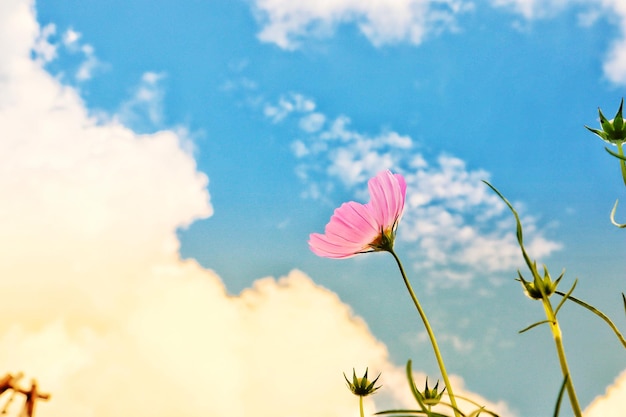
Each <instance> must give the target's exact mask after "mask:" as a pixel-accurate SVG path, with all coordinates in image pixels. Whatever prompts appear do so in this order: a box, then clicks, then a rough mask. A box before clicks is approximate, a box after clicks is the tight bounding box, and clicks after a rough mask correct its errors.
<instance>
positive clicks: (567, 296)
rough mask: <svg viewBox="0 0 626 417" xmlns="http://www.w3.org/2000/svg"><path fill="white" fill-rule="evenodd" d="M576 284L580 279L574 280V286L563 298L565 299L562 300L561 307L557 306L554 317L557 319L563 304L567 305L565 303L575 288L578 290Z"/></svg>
mask: <svg viewBox="0 0 626 417" xmlns="http://www.w3.org/2000/svg"><path fill="white" fill-rule="evenodd" d="M559 279H560V278H559ZM576 284H578V279H575V280H574V285H572V288H570V290H569V291H568V292H567V294H565V295H564V296H563V299H562V300H561V302H560V303H559V305H557V306H556V309H555V310H554V317H556V315H557V314H558V313H559V310H560V309H561V307H562V306H563V303H565V301H566V300H567V299H568V298H569V296H570V294H571V293H572V292H573V291H574V288H576Z"/></svg>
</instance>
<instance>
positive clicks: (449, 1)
mask: <svg viewBox="0 0 626 417" xmlns="http://www.w3.org/2000/svg"><path fill="white" fill-rule="evenodd" d="M253 3H254V9H255V12H256V15H257V20H258V21H259V22H260V24H261V25H262V28H261V31H260V32H259V34H258V37H259V39H260V40H261V41H263V42H269V43H274V44H276V45H278V46H279V47H281V48H283V49H288V50H292V49H296V48H298V47H299V46H300V44H301V43H302V41H303V40H304V39H306V38H310V37H318V38H319V37H329V36H331V35H332V34H333V33H334V29H335V27H336V26H338V25H341V24H356V25H357V26H358V28H359V30H360V31H361V33H362V34H363V35H364V36H365V37H367V39H368V40H369V41H370V42H371V43H372V44H374V45H375V46H382V45H386V44H394V43H400V42H407V43H410V44H414V45H419V44H421V43H422V42H423V41H424V39H425V37H426V36H427V35H428V34H430V33H437V32H440V31H443V30H450V31H456V30H458V24H457V16H459V15H460V14H462V13H466V12H468V11H471V10H473V9H474V4H473V2H471V1H466V0H368V1H358V0H325V1H319V0H306V1H291V0H254V2H253ZM490 3H491V6H492V7H495V8H499V9H502V10H508V11H511V12H513V13H514V14H516V15H519V16H520V17H521V18H523V19H524V20H525V21H532V20H534V19H542V18H552V17H555V16H556V15H558V14H559V13H561V12H563V11H565V10H567V9H568V8H571V7H578V8H579V9H580V10H581V11H580V12H579V23H580V25H581V26H589V25H591V24H593V22H595V21H596V20H597V19H598V18H599V17H601V16H603V17H606V18H607V19H608V20H609V22H611V23H613V24H616V25H617V26H618V27H619V30H620V32H621V37H620V38H618V39H615V40H614V41H613V42H612V43H611V45H609V47H608V48H607V53H606V58H605V61H604V63H603V70H604V74H605V76H606V77H607V79H608V80H609V81H611V82H612V83H615V84H618V85H626V2H624V1H623V0H573V1H570V0H491V2H490ZM515 25H516V26H518V25H519V22H515Z"/></svg>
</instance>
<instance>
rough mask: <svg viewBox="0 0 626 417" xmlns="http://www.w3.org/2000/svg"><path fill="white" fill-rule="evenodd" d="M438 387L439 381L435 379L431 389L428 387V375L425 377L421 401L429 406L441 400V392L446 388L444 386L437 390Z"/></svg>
mask: <svg viewBox="0 0 626 417" xmlns="http://www.w3.org/2000/svg"><path fill="white" fill-rule="evenodd" d="M438 387H439V381H437V383H436V384H435V386H434V387H433V388H432V389H429V388H428V377H426V385H425V387H424V393H422V401H424V404H426V405H430V406H433V405H437V404H439V401H441V396H442V395H443V392H444V391H445V390H446V388H445V387H444V388H443V389H442V390H441V392H437V388H438Z"/></svg>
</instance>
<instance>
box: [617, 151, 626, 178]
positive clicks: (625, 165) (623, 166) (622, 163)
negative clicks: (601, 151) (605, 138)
mask: <svg viewBox="0 0 626 417" xmlns="http://www.w3.org/2000/svg"><path fill="white" fill-rule="evenodd" d="M617 154H618V155H619V156H621V157H623V156H624V149H623V148H622V142H617ZM619 166H620V168H621V169H622V180H624V185H626V161H624V160H623V159H621V158H620V160H619Z"/></svg>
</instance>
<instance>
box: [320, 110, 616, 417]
mask: <svg viewBox="0 0 626 417" xmlns="http://www.w3.org/2000/svg"><path fill="white" fill-rule="evenodd" d="M622 108H623V100H622V103H621V104H620V107H619V110H618V112H617V114H616V115H615V118H614V119H613V120H608V119H606V117H604V115H603V114H602V111H601V110H599V109H598V113H599V116H600V124H601V127H602V130H599V129H594V128H590V127H587V126H585V127H586V128H587V129H588V130H590V131H591V132H593V133H594V134H596V135H597V136H599V137H600V138H601V139H602V140H604V141H606V142H607V143H609V144H611V145H614V146H616V147H617V152H614V151H612V150H610V149H608V148H606V150H607V152H609V153H610V154H611V155H612V156H614V157H616V158H617V159H619V163H620V167H621V173H622V177H623V180H624V184H625V185H626V156H624V149H623V145H624V143H625V142H626V121H624V119H623V116H622ZM484 182H485V184H486V185H487V186H488V187H489V188H491V189H492V190H493V191H494V192H495V193H496V194H497V195H498V196H499V197H500V199H501V200H502V201H503V202H504V203H505V204H506V206H507V207H508V208H509V210H510V211H511V213H512V214H513V216H514V218H515V222H516V236H517V241H518V245H519V247H520V249H521V253H522V257H523V259H524V262H525V264H526V266H527V267H528V270H529V272H530V278H529V279H526V278H524V276H523V275H522V273H521V272H520V271H518V273H517V275H518V276H517V278H516V280H517V281H519V282H520V284H521V287H522V291H523V292H524V294H525V295H526V296H527V297H528V298H530V299H531V300H534V301H540V302H541V304H542V308H543V310H544V312H545V315H546V319H545V320H542V321H539V322H536V323H533V324H531V325H530V326H527V327H526V328H524V329H522V330H520V333H524V332H526V331H529V330H531V329H534V328H535V327H538V326H541V325H547V326H548V327H549V328H550V331H551V333H552V338H553V340H554V344H555V348H556V356H557V360H558V362H559V365H560V369H561V373H562V377H563V379H562V383H561V386H560V389H559V390H558V394H557V400H556V405H555V408H554V414H553V415H554V416H555V417H556V416H558V414H559V411H560V409H561V402H562V400H563V398H564V397H565V396H567V398H568V399H569V403H570V406H571V409H572V412H573V414H574V416H576V417H582V411H581V407H580V404H579V402H578V398H577V395H576V390H575V388H574V382H573V380H572V376H571V374H570V371H569V365H568V362H567V358H566V355H565V348H564V341H563V334H562V331H561V328H560V326H559V322H558V318H557V316H558V313H559V312H560V311H561V307H562V306H563V305H564V303H565V302H566V301H571V302H573V303H575V304H577V305H579V306H581V307H583V308H585V309H587V310H588V311H590V312H591V313H593V314H594V315H596V316H597V317H599V318H600V319H602V320H603V321H604V322H605V323H606V324H607V325H608V326H609V327H610V328H611V330H612V331H613V332H614V333H615V335H616V336H617V338H618V340H619V342H620V343H621V344H622V345H623V346H624V348H626V339H625V338H624V337H623V336H622V334H621V333H620V331H619V330H618V328H617V327H616V326H615V324H614V323H613V322H612V321H611V320H610V319H609V318H608V317H607V316H606V315H605V314H604V313H602V312H601V311H600V310H598V309H597V308H595V307H593V306H592V305H590V304H588V303H586V302H584V301H582V300H580V299H578V298H575V297H574V296H573V295H572V293H573V292H574V289H575V288H576V283H577V280H574V282H573V283H572V284H571V286H570V287H569V289H568V290H567V291H566V292H562V291H560V290H559V288H558V286H559V284H560V283H561V281H562V279H563V277H564V272H563V273H561V274H560V275H559V276H558V278H556V279H553V278H552V276H551V275H550V273H549V271H548V268H547V267H546V266H544V267H543V273H540V272H539V268H538V267H537V261H535V260H532V259H531V257H530V255H529V254H528V252H527V250H526V248H525V246H524V236H523V229H522V224H521V221H520V217H519V215H518V213H517V211H516V210H515V208H514V207H513V205H512V204H511V203H510V202H509V201H508V200H507V199H506V198H505V197H504V195H503V194H502V193H501V192H500V191H499V190H498V189H496V188H495V187H494V186H493V185H491V184H490V183H488V182H486V181H484ZM368 189H369V194H370V201H369V202H368V203H366V204H361V203H358V202H354V201H350V202H347V203H344V204H342V205H341V206H340V207H339V208H337V209H336V210H335V212H334V213H333V215H332V216H331V218H330V221H329V222H328V224H327V225H326V228H325V231H324V233H323V234H321V233H312V234H311V235H310V238H309V247H310V249H311V250H312V251H313V252H314V253H315V254H316V255H318V256H321V257H325V258H333V259H344V258H350V257H353V256H357V255H361V254H365V253H370V252H388V253H389V254H391V256H392V257H393V258H394V260H395V262H396V264H397V266H398V268H399V271H400V275H401V276H402V279H403V281H404V284H405V286H406V289H407V291H408V293H409V296H410V297H411V300H412V301H413V304H414V305H415V308H416V310H417V313H418V314H419V316H420V318H421V320H422V323H423V325H424V328H425V329H426V333H427V334H428V337H429V339H430V343H431V345H432V349H433V352H434V354H435V358H436V360H437V364H438V366H439V371H440V372H441V376H442V378H443V382H444V387H443V389H442V390H439V389H438V383H437V384H435V385H434V387H433V388H429V387H428V380H426V384H425V388H424V389H423V390H422V391H420V390H419V389H418V388H417V386H416V384H415V382H414V381H413V373H412V370H411V361H410V360H409V361H408V362H407V367H406V374H407V380H408V383H409V388H410V390H411V393H412V394H413V397H414V399H415V401H416V403H417V404H418V406H419V408H418V409H413V410H387V411H381V412H379V413H377V414H379V415H391V416H395V417H400V416H402V417H408V416H429V417H448V416H449V414H442V413H441V412H440V411H434V410H433V407H434V406H438V408H437V410H441V409H442V408H444V409H445V407H447V409H448V411H449V412H452V413H453V415H454V417H476V416H479V415H481V414H482V415H491V416H495V417H497V414H495V413H494V412H492V411H489V410H487V409H485V408H484V407H483V406H481V405H480V404H478V403H476V402H474V401H472V400H471V399H469V398H464V397H460V396H455V394H454V388H453V387H452V385H451V383H450V379H449V378H448V373H447V371H446V367H445V364H444V361H443V358H442V356H441V352H440V349H439V346H438V344H437V339H436V338H435V334H434V331H433V329H432V327H431V325H430V323H429V321H428V318H427V316H426V313H425V311H424V309H423V308H422V306H421V305H420V302H419V300H418V298H417V296H416V294H415V292H414V291H413V288H412V286H411V283H410V281H409V279H408V277H407V275H406V272H405V270H404V268H403V266H402V262H401V261H400V258H399V257H398V255H397V254H396V252H395V250H394V241H395V237H396V231H397V229H398V226H399V224H400V220H401V218H402V213H403V212H404V203H405V199H406V181H405V179H404V177H403V176H402V175H401V174H398V173H396V174H394V173H392V172H391V171H388V170H386V171H382V172H380V173H379V174H378V175H376V176H375V177H373V178H371V179H370V180H369V182H368ZM616 209H617V202H616V203H615V206H614V207H613V210H612V212H611V221H612V222H613V224H615V225H616V226H618V227H620V228H626V224H619V223H617V222H616V221H615V219H614V215H615V211H616ZM553 296H557V297H560V299H559V300H558V302H557V303H556V306H555V305H554V304H553V303H552V297H553ZM622 301H623V303H624V310H625V311H626V296H625V295H624V294H623V293H622ZM379 376H380V375H379ZM344 377H345V374H344ZM345 378H346V381H347V383H348V387H349V388H350V391H351V392H352V393H353V394H354V395H357V396H358V397H359V409H360V415H361V417H364V416H363V397H365V396H368V395H371V394H373V393H375V391H377V390H378V389H379V388H380V387H379V386H375V385H376V382H377V380H378V377H377V378H376V379H374V380H369V379H368V377H367V370H366V371H365V374H364V376H363V377H362V378H358V377H357V376H356V372H355V371H354V370H353V378H352V381H350V380H349V379H348V378H347V377H345ZM444 395H445V396H446V397H447V398H448V400H449V402H446V401H442V397H443V396H444ZM457 398H458V399H462V400H465V401H467V402H468V403H470V404H473V406H475V407H476V408H475V409H474V410H473V411H472V412H471V413H469V414H466V413H464V412H463V411H462V410H461V409H459V407H458V406H457ZM442 406H443V407H442Z"/></svg>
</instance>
